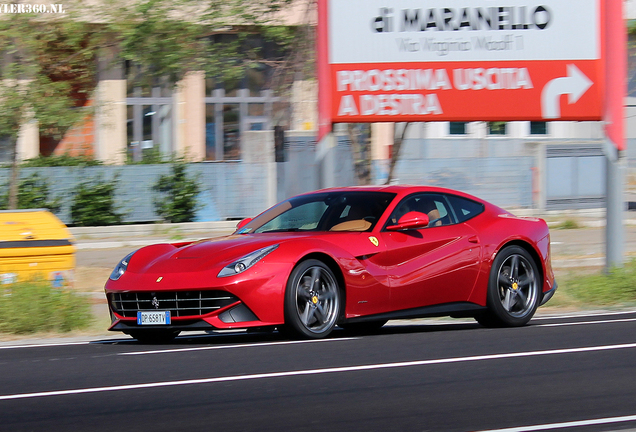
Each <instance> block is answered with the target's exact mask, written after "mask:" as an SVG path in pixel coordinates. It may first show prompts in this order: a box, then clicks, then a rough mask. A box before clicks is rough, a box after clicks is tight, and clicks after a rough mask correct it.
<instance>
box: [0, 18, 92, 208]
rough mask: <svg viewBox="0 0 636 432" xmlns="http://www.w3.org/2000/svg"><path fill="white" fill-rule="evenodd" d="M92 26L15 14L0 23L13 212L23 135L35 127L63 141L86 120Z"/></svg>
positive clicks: (0, 110) (0, 118) (1, 117)
mask: <svg viewBox="0 0 636 432" xmlns="http://www.w3.org/2000/svg"><path fill="white" fill-rule="evenodd" d="M91 45H92V32H91V30H90V28H89V26H88V25H87V24H86V23H84V22H82V21H80V20H77V19H74V18H73V17H71V16H60V17H53V18H51V17H48V16H47V18H46V19H43V18H42V17H41V16H38V15H37V14H15V15H12V16H11V19H4V20H0V52H2V53H3V54H4V60H5V62H4V65H3V67H2V68H1V70H0V135H1V136H3V137H5V138H6V139H7V140H8V142H9V148H10V152H11V174H10V181H9V198H8V207H9V209H15V208H16V207H17V196H18V178H19V165H18V153H17V141H18V136H19V133H20V129H21V128H22V127H23V126H25V125H27V124H30V123H33V122H35V123H36V124H37V127H38V130H39V132H40V135H41V136H44V137H49V138H50V139H53V140H59V139H61V138H62V137H63V136H64V133H65V132H66V131H67V130H68V129H69V128H70V127H72V126H73V125H74V124H76V123H77V122H78V121H79V120H81V119H82V118H84V116H85V115H86V111H85V110H83V109H82V106H83V105H84V103H85V101H86V100H87V99H88V95H89V94H90V92H91V91H92V88H93V87H94V79H93V77H94V67H93V64H94V61H93V56H94V54H93V53H94V49H93V47H92V46H91Z"/></svg>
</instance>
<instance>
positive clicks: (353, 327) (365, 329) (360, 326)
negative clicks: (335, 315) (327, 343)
mask: <svg viewBox="0 0 636 432" xmlns="http://www.w3.org/2000/svg"><path fill="white" fill-rule="evenodd" d="M387 321H388V320H381V321H366V322H354V323H342V324H338V327H340V328H342V329H343V330H345V331H347V332H349V333H353V334H373V333H377V332H379V331H380V329H381V328H382V326H383V325H384V324H386V323H387Z"/></svg>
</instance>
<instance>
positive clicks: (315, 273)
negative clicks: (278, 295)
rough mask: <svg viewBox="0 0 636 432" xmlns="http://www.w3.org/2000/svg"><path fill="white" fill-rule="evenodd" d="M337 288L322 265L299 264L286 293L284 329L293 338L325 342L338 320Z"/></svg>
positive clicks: (339, 302) (288, 282) (317, 261)
mask: <svg viewBox="0 0 636 432" xmlns="http://www.w3.org/2000/svg"><path fill="white" fill-rule="evenodd" d="M340 308H341V296H340V287H339V286H338V282H337V279H336V276H335V275H334V273H333V271H331V269H330V268H329V267H328V266H327V265H326V264H325V263H323V262H322V261H319V260H315V259H309V260H306V261H302V262H301V263H300V264H298V265H297V266H296V267H295V268H294V270H293V271H292V273H291V275H290V277H289V280H288V281H287V290H286V292H285V325H286V327H287V329H288V330H292V331H293V332H294V333H295V334H296V335H298V336H301V337H306V338H313V339H318V338H324V337H326V336H327V335H329V333H331V331H332V330H333V328H334V327H335V325H336V322H337V321H338V317H339V316H340Z"/></svg>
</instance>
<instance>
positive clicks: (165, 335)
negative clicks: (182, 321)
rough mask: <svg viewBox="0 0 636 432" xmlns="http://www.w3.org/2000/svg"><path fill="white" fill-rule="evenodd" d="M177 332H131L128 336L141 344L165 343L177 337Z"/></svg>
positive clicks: (160, 330)
mask: <svg viewBox="0 0 636 432" xmlns="http://www.w3.org/2000/svg"><path fill="white" fill-rule="evenodd" d="M179 333H180V332H179V331H177V330H168V329H151V330H133V331H131V332H130V333H129V334H130V336H132V337H134V338H135V339H137V340H138V341H139V342H140V343H143V344H161V343H167V342H170V341H172V340H174V338H176V337H177V336H179Z"/></svg>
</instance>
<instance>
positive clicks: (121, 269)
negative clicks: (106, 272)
mask: <svg viewBox="0 0 636 432" xmlns="http://www.w3.org/2000/svg"><path fill="white" fill-rule="evenodd" d="M134 253H135V252H131V253H129V254H128V255H126V256H125V257H124V259H122V260H121V261H119V264H117V265H116V266H115V268H114V269H113V272H112V273H111V274H110V280H114V281H116V280H118V279H119V278H120V277H121V276H122V275H123V274H124V273H125V272H126V269H127V268H128V262H129V261H130V257H131V256H133V254H134Z"/></svg>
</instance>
